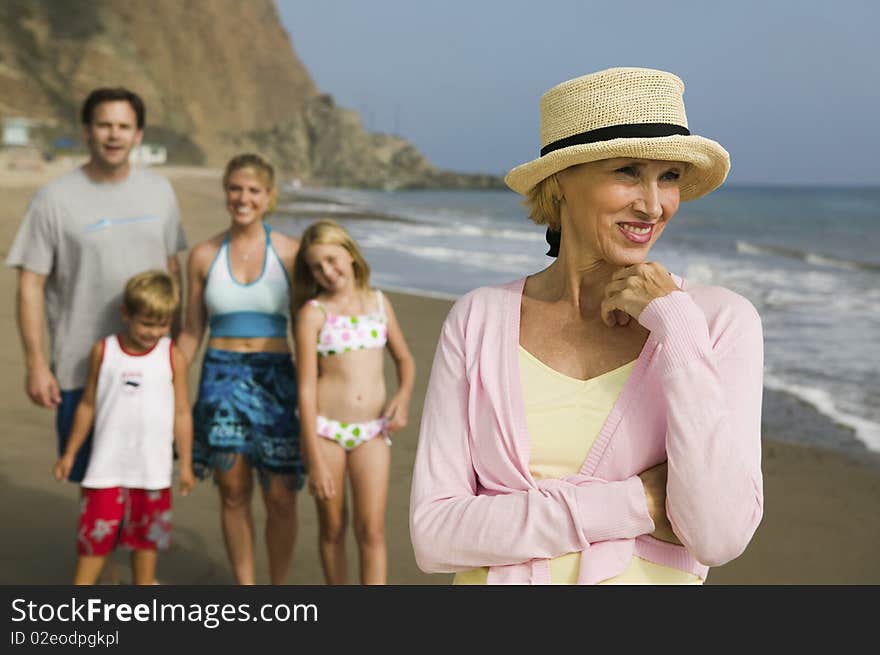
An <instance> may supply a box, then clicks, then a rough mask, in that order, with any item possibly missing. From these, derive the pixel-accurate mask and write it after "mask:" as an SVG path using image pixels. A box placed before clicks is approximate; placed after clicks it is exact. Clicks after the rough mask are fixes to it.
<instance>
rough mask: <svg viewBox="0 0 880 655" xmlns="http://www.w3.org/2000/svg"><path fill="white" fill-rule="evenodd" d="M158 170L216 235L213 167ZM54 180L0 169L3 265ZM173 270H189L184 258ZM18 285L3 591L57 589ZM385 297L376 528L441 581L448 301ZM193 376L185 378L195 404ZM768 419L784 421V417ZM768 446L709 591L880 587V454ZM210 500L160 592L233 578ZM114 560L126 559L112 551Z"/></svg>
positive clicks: (3, 316)
mask: <svg viewBox="0 0 880 655" xmlns="http://www.w3.org/2000/svg"><path fill="white" fill-rule="evenodd" d="M156 171H157V172H159V173H162V174H164V175H166V176H167V177H168V178H169V179H170V181H171V183H172V184H173V186H174V188H175V190H176V192H177V194H178V198H179V201H180V205H181V212H182V216H183V225H184V229H185V230H186V234H187V239H188V241H189V243H190V245H192V244H195V243H198V242H199V241H202V240H204V239H207V238H209V237H210V236H212V235H214V234H217V233H218V232H220V231H222V230H223V229H224V228H225V226H226V214H225V210H224V207H223V198H222V193H221V190H220V175H221V172H220V171H218V170H214V169H200V168H189V167H167V168H166V167H161V168H157V169H156ZM58 172H59V169H58V168H57V167H56V168H53V169H52V170H51V174H49V173H47V172H46V171H41V172H38V173H33V174H31V175H30V176H28V175H27V172H26V171H17V172H15V173H14V175H13V174H10V173H7V172H6V171H0V188H2V189H3V194H4V199H5V200H6V202H4V204H3V207H2V209H0V212H2V213H0V231H2V237H0V244H2V246H0V251H2V254H3V257H4V259H5V256H6V254H7V253H8V250H9V246H10V244H11V241H12V238H13V236H14V234H15V231H16V230H17V228H18V225H19V222H20V220H21V217H22V215H23V214H24V211H25V208H26V206H27V203H28V201H29V199H30V197H31V195H32V194H33V192H34V191H35V190H36V188H37V187H38V186H39V185H41V184H43V183H45V182H46V181H48V179H51V177H54V175H55V174H57V173H58ZM303 193H308V190H303ZM318 214H319V212H316V214H315V215H316V216H317V215H318ZM373 218H374V217H373ZM180 260H181V264H184V263H185V256H184V255H183V254H182V255H181V257H180ZM15 279H16V276H15V272H14V271H13V270H11V269H8V268H5V267H4V273H3V277H2V278H0V321H2V324H3V325H4V327H5V329H6V334H8V335H9V338H8V339H7V340H6V342H5V344H4V345H3V346H2V348H0V364H2V365H4V368H5V370H6V371H7V374H6V375H5V376H0V393H3V397H4V398H5V399H6V404H5V405H4V407H5V409H4V411H3V414H2V416H0V421H2V425H3V427H5V430H4V433H5V434H6V435H7V448H6V456H5V457H4V458H3V460H2V462H0V489H2V490H3V495H4V502H3V503H2V504H0V520H2V521H4V525H7V526H15V529H14V530H13V529H10V530H9V533H10V534H9V536H8V538H7V539H5V540H3V543H2V545H0V583H2V584H64V583H66V582H67V581H68V580H69V578H70V575H71V571H72V566H73V561H74V559H75V552H74V536H75V535H74V527H75V524H76V516H77V504H78V489H77V487H76V486H75V485H70V484H58V483H56V482H55V481H54V480H53V479H52V477H51V475H50V470H51V466H52V464H53V463H54V461H55V445H54V444H55V436H54V424H53V422H54V415H53V413H52V412H50V411H47V410H42V409H40V408H37V407H34V406H33V405H31V404H30V402H29V401H28V399H27V397H26V395H25V393H24V390H23V379H24V368H23V361H22V355H21V348H20V345H19V341H18V335H17V328H16V322H15V307H14V299H15ZM387 291H388V292H389V293H388V295H389V298H390V299H391V301H392V302H393V303H394V307H395V310H396V313H397V315H398V317H399V320H400V322H401V325H402V328H403V331H404V333H405V335H406V336H407V340H408V342H409V345H410V348H411V350H412V352H413V356H414V357H415V360H416V363H417V366H418V371H417V379H416V386H415V389H414V393H413V403H412V407H411V408H410V423H409V425H408V426H407V427H406V428H405V429H404V430H402V431H401V432H400V433H399V434H398V435H396V437H395V441H394V447H393V450H392V473H391V487H390V493H389V505H388V513H387V524H386V526H387V536H388V553H389V583H391V584H448V583H449V582H450V580H451V576H450V575H426V574H424V573H422V572H421V571H420V570H419V569H418V567H417V566H416V564H415V559H414V555H413V553H412V547H411V545H410V542H409V528H408V505H409V485H410V480H411V471H412V461H413V459H414V457H415V449H416V445H417V438H418V422H419V419H420V416H421V401H422V399H423V398H424V393H425V388H426V386H427V380H428V375H429V373H430V366H431V362H432V360H433V355H434V348H435V345H436V341H437V336H438V334H439V330H440V326H441V323H442V321H443V318H444V317H445V315H446V313H447V312H448V309H449V307H450V306H451V297H449V296H444V295H443V294H424V293H421V292H418V293H416V292H417V291H418V290H413V289H398V290H392V289H387ZM197 373H198V371H197V369H196V368H193V372H192V375H191V380H190V386H191V397H193V398H194V397H195V387H196V384H197V377H198V375H197ZM386 376H387V383H388V384H389V388H394V379H393V367H392V366H390V362H389V366H386ZM801 410H804V408H800V409H798V408H797V407H794V406H793V407H792V408H791V413H792V415H795V414H796V415H797V416H799V417H800V418H798V419H796V420H798V421H802V422H803V424H804V425H807V424H812V425H813V426H814V428H815V426H816V425H818V426H819V427H818V428H815V429H820V430H823V429H826V427H824V424H821V423H818V422H817V421H818V419H816V417H815V416H812V415H810V414H809V413H798V412H799V411H801ZM804 411H806V410H804ZM817 414H818V412H817ZM820 416H821V415H820ZM778 420H779V421H784V420H786V419H785V416H784V415H781V416H780V417H778ZM792 420H794V419H792ZM764 437H765V438H764V456H763V470H764V482H765V515H764V519H763V521H762V523H761V526H760V527H759V528H758V531H757V533H756V535H755V538H754V539H753V541H752V543H751V544H750V545H749V547H748V548H747V550H746V552H745V553H744V554H743V555H742V556H741V557H740V558H738V559H737V560H734V561H733V562H731V563H730V564H728V565H726V566H723V567H718V568H716V569H712V571H711V572H710V574H709V579H708V583H709V584H880V564H878V563H877V561H876V545H877V544H878V543H880V516H878V512H877V507H880V454H877V453H873V452H871V451H867V449H862V450H863V451H864V452H862V451H860V449H859V448H858V447H857V446H855V445H853V444H848V445H847V444H844V446H843V447H841V448H840V449H838V450H829V449H827V448H822V447H819V446H811V445H803V444H796V443H789V442H786V441H781V440H777V439H773V428H772V426H767V425H766V423H765V429H764ZM300 496H301V497H300V498H299V501H298V508H299V516H300V519H299V537H298V540H297V548H296V554H295V561H294V566H293V570H292V573H291V576H290V580H289V582H290V583H291V584H320V583H321V582H322V578H321V573H320V566H319V564H318V554H317V517H316V515H315V512H314V503H313V502H312V500H311V498H310V497H309V496H308V494H307V493H303V494H301V495H300ZM217 503H218V501H217V494H216V491H215V490H214V488H213V486H212V485H211V483H201V484H200V485H199V486H198V487H197V489H196V491H195V492H194V493H193V494H191V496H189V497H187V498H185V499H180V498H177V499H175V528H174V532H173V546H172V549H171V550H170V551H169V552H168V553H167V554H163V555H162V556H160V559H159V578H160V580H161V581H162V582H165V583H173V584H227V583H230V582H231V576H230V574H229V572H228V565H227V564H226V561H225V553H224V550H223V544H222V537H221V534H220V528H219V511H218V509H217ZM254 508H255V515H256V519H257V522H258V525H260V522H261V521H262V519H263V516H264V513H263V510H262V507H261V502H259V500H258V499H255V502H254ZM257 555H258V556H257V571H258V580H260V581H265V580H267V579H268V574H267V570H268V569H267V562H266V557H265V549H264V548H263V543H262V539H261V537H260V538H258V551H257ZM348 555H349V562H350V571H352V572H354V571H357V566H356V548H355V545H354V540H353V539H349V540H348ZM116 558H117V559H118V560H119V561H120V562H125V558H124V557H123V556H122V554H119V555H117V556H116ZM352 581H354V580H353V579H352Z"/></svg>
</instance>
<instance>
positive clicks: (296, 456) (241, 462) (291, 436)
mask: <svg viewBox="0 0 880 655" xmlns="http://www.w3.org/2000/svg"><path fill="white" fill-rule="evenodd" d="M274 179H275V174H274V169H273V168H272V166H271V165H270V164H269V163H268V162H267V161H266V160H265V159H263V158H262V157H260V156H258V155H254V154H244V155H238V156H237V157H234V158H233V159H232V160H230V162H229V163H228V164H227V165H226V171H225V173H224V175H223V190H224V193H225V196H226V210H227V212H229V219H230V224H229V228H228V229H227V230H225V231H223V232H222V233H221V234H218V235H217V236H215V237H214V238H212V239H209V240H208V241H205V242H203V243H200V244H198V245H197V246H195V247H194V248H193V249H192V253H191V254H190V258H189V265H188V271H187V280H188V288H189V296H188V302H187V306H186V321H185V325H184V330H183V332H182V333H181V336H180V340H179V342H180V348H181V350H182V351H183V353H184V355H185V356H186V358H187V360H188V361H190V362H192V360H193V358H194V357H195V354H196V351H197V350H198V347H199V343H200V342H201V340H202V337H203V335H204V333H205V331H206V329H209V330H210V338H209V340H208V349H207V351H206V352H205V358H204V362H203V364H202V374H201V379H200V383H199V397H198V400H197V401H196V404H195V407H194V409H193V420H194V422H195V443H194V445H193V465H194V468H195V471H196V474H197V475H199V476H200V477H201V476H204V475H207V474H209V473H211V472H213V474H214V479H215V481H216V482H217V484H218V486H219V489H220V500H221V524H222V526H223V537H224V540H225V543H226V552H227V555H228V556H229V561H230V563H231V564H232V570H233V573H234V575H235V578H236V580H237V581H238V583H239V584H254V582H255V579H254V521H253V517H252V515H251V496H252V493H253V469H256V470H257V473H258V475H259V478H260V482H261V483H262V485H261V486H262V490H263V501H264V503H265V505H266V517H267V518H266V546H267V549H268V552H269V575H270V579H271V582H272V584H284V583H285V582H286V580H287V573H288V569H289V567H290V561H291V557H292V554H293V545H294V540H295V537H296V492H297V490H298V489H300V488H301V487H302V485H303V483H304V473H305V471H304V469H303V465H302V460H301V458H300V453H299V423H298V421H297V418H296V374H295V373H294V370H293V362H292V361H291V357H290V346H289V345H288V325H289V322H290V321H289V318H290V272H291V271H292V270H293V260H294V257H295V255H296V251H297V247H298V242H297V241H296V240H295V239H291V238H289V237H286V236H284V235H283V234H278V233H277V232H273V231H272V230H271V229H270V228H269V226H268V225H266V224H265V223H264V222H263V217H264V216H265V214H266V213H267V212H269V211H271V209H272V207H273V205H274V202H275V195H276V189H275V181H274Z"/></svg>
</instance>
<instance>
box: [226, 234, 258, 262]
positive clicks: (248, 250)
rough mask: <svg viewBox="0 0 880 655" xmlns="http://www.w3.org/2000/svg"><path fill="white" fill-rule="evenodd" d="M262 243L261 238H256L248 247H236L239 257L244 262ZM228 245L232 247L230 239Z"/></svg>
mask: <svg viewBox="0 0 880 655" xmlns="http://www.w3.org/2000/svg"><path fill="white" fill-rule="evenodd" d="M262 244H263V240H262V239H257V240H255V241H254V242H253V244H251V245H250V246H249V247H248V248H244V249H243V248H240V247H238V248H237V249H238V251H239V252H238V256H239V258H240V259H241V260H242V261H244V262H247V261H249V260H250V258H251V255H253V254H254V253H255V252H256V251H257V250H258V248H259V246H260V245H262ZM229 246H230V248H231V247H232V240H230V241H229Z"/></svg>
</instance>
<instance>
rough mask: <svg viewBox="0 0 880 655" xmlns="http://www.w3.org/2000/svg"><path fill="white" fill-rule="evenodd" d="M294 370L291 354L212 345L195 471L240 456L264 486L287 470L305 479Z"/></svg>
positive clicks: (225, 466) (196, 415) (295, 483)
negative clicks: (239, 349)
mask: <svg viewBox="0 0 880 655" xmlns="http://www.w3.org/2000/svg"><path fill="white" fill-rule="evenodd" d="M296 407H297V396H296V373H295V371H294V368H293V362H292V361H291V358H290V353H267V352H258V353H240V352H234V351H231V350H217V349H214V348H209V349H208V350H207V352H206V353H205V360H204V362H203V363H202V375H201V380H200V381H199V397H198V400H196V404H195V406H194V407H193V432H194V435H193V436H194V438H193V470H194V471H195V473H196V475H198V476H199V477H200V478H205V477H207V476H208V475H209V474H210V473H211V472H212V471H213V470H214V469H219V470H221V471H225V470H229V469H230V468H231V467H232V465H233V464H234V462H235V458H236V456H237V455H239V454H241V455H242V456H244V457H245V458H246V460H247V462H248V463H249V464H250V465H251V466H253V467H254V468H256V469H257V472H258V473H259V475H260V481H261V483H262V484H263V485H264V486H266V485H268V483H269V476H270V475H272V474H274V475H283V476H285V477H286V478H287V480H286V482H287V483H288V485H290V486H292V487H293V488H295V489H301V488H302V486H303V483H304V482H305V477H304V476H305V467H304V466H303V462H302V458H301V456H300V448H299V419H298V418H297V415H296Z"/></svg>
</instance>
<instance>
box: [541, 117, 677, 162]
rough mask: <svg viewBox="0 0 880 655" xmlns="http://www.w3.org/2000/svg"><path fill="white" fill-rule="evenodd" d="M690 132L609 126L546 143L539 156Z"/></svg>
mask: <svg viewBox="0 0 880 655" xmlns="http://www.w3.org/2000/svg"><path fill="white" fill-rule="evenodd" d="M690 134H691V132H690V130H689V129H688V128H686V127H682V126H681V125H674V124H672V123H628V124H626V125H609V126H608V127H600V128H598V129H595V130H590V131H588V132H581V133H580V134H572V135H571V136H567V137H565V138H564V139H559V140H558V141H554V142H553V143H548V144H547V145H546V146H544V147H543V148H541V156H542V157H543V156H544V155H546V154H549V153H551V152H553V151H555V150H562V148H569V147H571V146H580V145H585V144H587V143H599V142H600V141H611V140H612V139H645V138H652V137H661V136H675V135H679V136H690Z"/></svg>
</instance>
